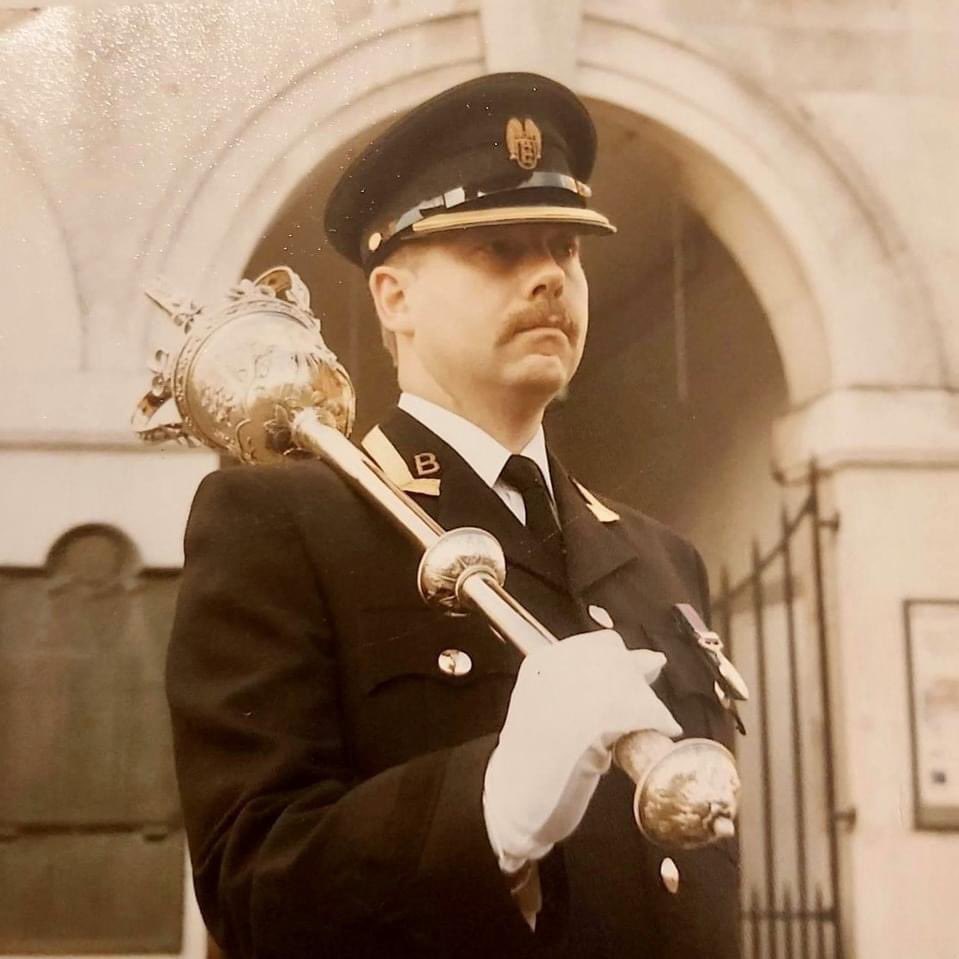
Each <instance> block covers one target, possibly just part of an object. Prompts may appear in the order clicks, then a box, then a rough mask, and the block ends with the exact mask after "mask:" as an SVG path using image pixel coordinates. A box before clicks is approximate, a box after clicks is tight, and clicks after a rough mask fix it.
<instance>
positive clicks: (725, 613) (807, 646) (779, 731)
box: [713, 466, 843, 959]
mask: <svg viewBox="0 0 959 959" xmlns="http://www.w3.org/2000/svg"><path fill="white" fill-rule="evenodd" d="M818 480H819V477H818V474H817V472H816V468H815V466H812V467H811V468H810V471H809V479H808V492H807V493H806V495H805V498H804V499H803V502H802V504H801V505H800V506H799V508H798V509H797V510H796V511H795V512H794V514H793V515H791V516H790V515H789V514H788V513H787V511H786V509H785V508H783V510H782V512H781V514H780V527H781V528H780V539H779V541H778V542H777V543H776V544H775V546H773V547H772V548H771V549H770V550H769V551H768V552H766V553H762V552H761V551H760V548H759V545H758V544H757V543H756V542H755V541H754V542H753V546H752V555H751V558H750V570H749V573H748V574H747V575H746V576H745V577H744V578H743V579H742V580H741V581H739V582H738V583H736V584H735V585H732V586H731V585H730V584H729V576H728V573H727V571H726V570H723V573H722V576H721V580H720V590H721V591H720V595H719V597H718V598H717V599H716V601H715V612H714V616H713V620H714V622H715V623H716V624H717V627H718V628H719V629H721V630H722V633H721V635H722V637H723V639H724V641H725V643H726V646H727V650H730V651H731V652H732V656H733V657H734V659H735V662H736V664H737V666H738V668H739V669H740V671H741V672H742V673H743V675H744V676H745V678H746V681H747V683H748V684H749V687H750V690H751V691H752V698H751V701H750V702H749V703H748V704H746V709H745V710H744V711H743V718H744V721H745V724H746V728H747V736H746V737H745V738H743V737H740V739H739V745H738V748H737V759H738V762H739V766H740V772H741V775H742V779H743V796H742V805H741V814H740V827H739V828H740V841H741V854H742V909H741V922H742V933H743V954H744V956H746V957H749V959H793V957H801V959H843V957H842V941H841V936H840V929H841V908H840V901H839V889H840V885H839V859H838V828H839V822H840V820H841V819H842V818H843V816H842V815H841V814H838V813H837V810H836V779H835V769H834V756H835V752H834V748H833V718H832V709H831V702H832V700H831V684H830V669H829V642H828V634H827V617H826V605H825V595H824V589H823V584H824V571H823V558H824V551H823V537H824V534H826V533H827V531H835V530H837V529H838V520H837V519H836V518H830V519H826V518H824V517H823V516H822V513H821V506H820V497H819V483H818Z"/></svg>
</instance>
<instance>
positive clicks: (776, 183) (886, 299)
mask: <svg viewBox="0 0 959 959" xmlns="http://www.w3.org/2000/svg"><path fill="white" fill-rule="evenodd" d="M957 51H959V3H957V2H955V0H882V2H880V0H844V2H835V0H520V2H517V0H335V2H332V0H326V2H321V0H289V2H285V0H277V2H255V0H247V2H240V0H238V2H219V3H214V2H207V3H149V4H147V3H144V4H134V5H128V6H121V5H115V4H111V3H82V4H72V5H56V6H47V5H35V4H32V5H30V6H29V7H28V6H11V5H9V3H8V4H6V5H5V6H4V7H0V243H2V246H0V253H2V256H0V289H2V303H3V306H2V313H0V763H2V765H0V769H2V771H3V772H2V775H0V783H2V785H0V956H4V955H5V956H17V955H27V954H31V955H36V954H41V955H44V954H46V955H76V956H80V955H108V954H109V955H113V954H120V955H127V956H134V955H148V954H149V955H156V954H160V955H170V956H172V955H176V956H184V957H200V956H203V955H205V953H206V949H207V944H206V936H205V933H204V931H203V928H202V923H201V922H200V920H199V917H198V915H197V912H196V908H195V905H194V903H193V900H192V895H191V892H190V889H189V884H188V880H187V871H186V858H185V857H186V853H185V846H184V840H183V835H182V829H181V825H180V820H179V814H178V810H177V802H176V794H175V786H174V781H173V776H172V768H171V763H170V756H169V733H168V729H167V718H166V707H165V700H164V697H163V688H162V682H163V658H164V649H165V644H166V637H167V633H168V629H169V624H170V617H171V615H172V610H173V606H174V603H175V596H176V586H177V572H178V568H179V566H180V565H181V563H182V547H181V538H182V534H183V528H184V524H185V521H186V517H187V513H188V510H189V505H190V501H191V499H192V495H193V492H194V490H195V488H196V485H197V483H198V482H199V480H200V479H201V478H202V476H203V475H204V474H205V473H207V472H209V471H210V470H212V469H215V468H217V467H218V465H219V462H218V459H217V457H216V455H214V454H213V453H210V452H207V451H203V450H187V449H184V448H180V447H171V448H167V447H164V448H157V449H147V448H144V447H143V446H142V445H140V444H138V442H137V441H136V439H135V438H134V436H133V434H132V432H131V428H130V415H131V413H132V410H133V407H134V404H135V403H136V401H137V400H138V399H139V397H140V396H141V395H142V394H143V393H144V392H145V391H146V389H147V388H148V387H149V380H150V377H149V373H148V372H147V366H148V363H149V362H150V360H151V357H152V355H153V352H154V351H155V350H156V349H157V348H158V347H160V346H166V347H169V345H170V344H175V342H176V335H177V334H176V331H175V330H174V329H173V328H172V324H170V323H169V320H168V318H167V317H166V316H165V314H163V312H162V311H161V310H159V309H158V308H157V307H156V306H155V305H153V304H152V303H151V302H150V301H149V300H148V299H147V298H146V296H145V295H144V290H145V289H147V288H158V287H159V288H165V289H167V290H170V291H172V292H174V293H177V294H179V295H182V296H184V297H186V298H188V299H192V300H194V301H195V302H197V303H212V302H215V301H218V300H220V299H222V298H223V297H224V295H225V294H226V292H227V290H228V289H229V288H230V286H231V285H232V284H233V283H235V282H236V281H237V280H238V279H239V278H241V277H244V276H247V277H252V276H255V275H256V274H257V272H259V271H262V270H264V269H266V268H268V267H270V266H273V265H276V264H279V263H286V264H289V265H291V266H292V267H293V268H294V269H295V270H297V271H298V272H299V273H300V275H301V276H302V277H303V278H304V280H305V281H306V283H307V284H308V286H309V287H310V289H311V291H312V296H313V304H314V309H315V311H316V312H317V314H318V315H319V316H320V317H321V318H322V320H323V324H324V334H325V335H326V337H327V340H328V342H329V343H330V345H331V346H332V348H333V349H334V350H335V351H336V352H337V353H338V355H339V356H340V358H341V360H342V361H343V362H344V364H345V365H346V366H347V368H348V369H349V370H350V372H351V374H352V376H353V378H354V381H355V383H356V387H357V391H358V394H359V398H360V399H359V417H358V419H359V422H358V429H357V432H358V433H360V434H361V433H362V432H363V431H365V429H366V428H367V427H368V426H370V425H372V423H374V422H375V421H376V419H377V418H378V417H379V416H380V415H381V414H382V413H383V411H384V410H385V409H386V408H387V407H388V406H389V404H390V403H391V402H392V400H393V399H394V398H395V384H394V382H393V379H392V370H391V365H390V361H389V358H388V357H387V355H386V354H385V352H383V350H382V348H381V347H380V345H379V335H378V331H377V329H376V324H375V321H374V315H373V313H372V311H371V308H370V306H369V304H368V302H367V296H366V292H365V286H364V282H363V279H362V276H361V275H360V274H359V272H358V271H355V270H354V269H353V268H352V267H350V266H349V265H348V264H346V263H345V262H343V261H341V260H339V259H338V258H337V256H336V255H335V254H334V253H333V251H332V250H331V249H330V248H329V246H328V245H327V243H326V241H325V239H324V237H323V234H322V229H321V222H322V210H323V205H324V202H325V197H326V194H327V192H328V190H329V188H330V186H331V184H332V183H333V181H334V180H335V178H336V177H337V175H338V173H339V171H340V170H341V169H342V167H343V164H344V162H346V160H347V158H348V157H349V156H350V154H351V151H352V150H353V149H355V147H356V145H358V144H361V143H362V142H364V141H365V140H367V139H368V138H369V137H370V135H371V134H372V133H374V132H376V131H377V130H379V129H381V128H382V127H383V126H384V125H386V124H387V123H389V122H390V120H391V119H392V118H394V117H395V116H396V115H397V114H398V113H401V112H402V111H404V110H406V109H408V108H409V107H411V106H413V105H415V104H417V103H418V102H420V101H422V100H423V99H425V98H427V97H428V96H430V95H432V94H434V93H436V92H438V91H440V90H441V89H443V88H445V87H447V86H450V85H452V84H454V83H457V82H459V81H462V80H465V79H468V78H470V77H473V76H476V75H479V74H481V73H484V72H488V71H496V70H505V69H523V70H532V71H537V72H541V73H545V74H548V75H550V76H552V77H554V78H556V79H558V80H561V81H562V82H564V83H566V84H568V85H569V86H570V87H572V88H573V89H574V90H575V91H576V92H577V93H578V94H579V95H580V96H581V97H583V98H584V99H585V100H586V101H587V103H588V104H589V106H590V109H591V111H592V112H593V115H594V117H595V119H596V123H597V126H598V130H599V137H600V158H599V161H598V164H597V168H596V173H595V176H594V179H593V187H594V201H593V205H594V206H596V208H598V209H600V210H602V211H604V212H606V213H607V214H608V215H609V216H610V217H611V219H613V221H614V222H615V223H617V225H618V226H619V234H618V235H617V237H616V238H615V239H612V240H606V241H591V242H589V243H588V244H587V247H586V252H585V258H586V263H587V270H588V274H589V277H590V287H591V296H592V302H591V330H590V343H589V345H588V348H587V353H586V356H585V359H584V363H583V367H582V369H581V371H580V373H579V375H578V377H577V379H576V380H575V382H574V384H573V388H572V390H571V393H570V396H569V398H568V400H567V401H566V402H564V403H562V404H560V405H558V406H557V408H556V409H554V410H553V411H551V413H550V418H549V424H548V431H549V436H550V438H551V442H552V443H553V445H554V447H555V448H556V449H557V450H558V451H559V453H560V454H561V456H562V458H564V459H565V461H566V462H567V464H568V465H569V466H570V468H571V470H572V471H573V472H574V473H575V474H576V475H577V477H578V478H579V479H580V480H582V481H583V482H584V483H585V484H587V485H588V486H590V487H591V488H592V489H594V490H595V491H597V492H598V493H601V494H606V495H609V496H612V497H613V498H615V499H618V500H621V501H624V502H628V503H631V504H633V505H635V506H637V507H639V508H640V509H642V510H644V511H646V512H649V513H651V514H653V515H654V516H656V517H658V518H660V519H662V520H664V521H665V522H667V523H669V524H670V525H672V526H673V527H675V528H676V529H678V530H679V531H680V532H682V533H683V534H684V535H687V536H689V537H691V538H692V539H693V540H694V541H695V542H696V544H697V545H698V546H699V548H700V550H701V551H702V552H703V554H704V556H705V558H706V561H707V564H708V566H709V569H710V573H711V578H712V582H713V585H714V592H715V596H716V600H715V611H714V621H715V623H716V625H717V626H718V627H719V629H720V631H721V632H722V633H723V635H724V639H725V640H726V641H727V644H728V645H729V646H730V647H731V648H732V650H733V656H734V658H735V659H736V660H737V662H738V663H739V665H740V668H741V669H742V670H743V672H744V673H745V674H746V676H747V679H748V680H749V681H750V685H751V686H752V689H753V693H754V695H753V698H752V701H751V702H750V704H749V705H748V707H747V709H746V710H745V713H744V718H745V721H746V725H747V727H748V729H749V734H748V736H747V737H746V738H745V739H742V740H741V741H740V742H741V745H740V753H739V759H740V765H741V768H742V771H743V776H744V780H745V795H744V802H743V811H742V817H741V825H740V830H741V835H742V843H743V874H744V875H743V909H742V922H743V932H744V937H745V941H746V944H747V947H748V951H749V952H748V954H750V955H753V956H763V957H773V959H775V957H778V956H793V955H796V956H813V955H815V956H827V955H828V956H831V957H832V956H834V957H841V956H845V957H859V959H886V957H889V959H893V957H895V959H899V957H901V956H903V955H912V956H916V957H917V959H956V957H957V956H959V914H957V912H956V909H955V897H956V874H957V866H959V832H957V831H956V830H957V819H959V757H957V756H956V750H957V749H959V746H956V743H959V719H957V716H959V674H957V673H956V671H955V668H954V666H953V667H952V671H951V672H950V667H949V665H948V658H949V656H950V655H951V656H952V662H953V664H954V663H955V661H956V654H955V652H954V650H955V649H956V647H957V646H959V629H957V627H956V625H955V619H954V618H953V617H952V616H951V614H950V610H951V609H952V607H951V606H950V605H949V601H959V547H957V542H959V397H957V387H959V320H957V308H959V284H957V283H956V274H957V268H959V176H957V173H956V170H957V168H959V123H957V106H959V70H957ZM433 146H434V145H433V144H431V143H428V142H426V143H424V144H423V145H422V149H423V150H424V151H429V150H430V149H431V148H433ZM917 600H923V601H933V600H934V601H937V603H936V605H935V606H933V605H927V606H924V607H922V609H923V610H925V613H924V615H925V619H923V620H922V622H921V623H920V622H919V620H917V619H915V618H914V617H913V614H912V613H907V605H906V604H907V602H909V601H917ZM939 601H945V602H939ZM908 608H909V609H911V610H915V608H916V607H915V603H913V606H911V607H908ZM930 610H932V612H930ZM920 618H921V617H920ZM930 623H931V625H930ZM920 626H921V627H922V629H923V630H924V633H923V635H925V636H927V637H928V636H933V640H930V642H928V643H927V644H926V646H924V647H923V649H926V648H927V647H928V648H929V649H933V650H934V649H935V648H939V650H940V653H939V660H937V661H936V663H938V666H937V665H936V663H932V665H929V664H926V666H928V668H929V669H930V670H932V672H933V673H934V674H935V675H936V676H937V677H938V679H937V682H938V683H939V685H937V686H935V688H934V689H933V692H932V693H929V695H926V694H927V693H928V691H929V689H932V688H933V687H931V686H929V685H928V684H927V685H926V686H921V687H920V688H917V686H916V682H915V681H914V678H913V673H914V672H915V670H916V668H917V667H916V663H915V662H913V668H912V669H911V668H910V656H909V654H910V650H911V649H913V647H914V644H915V642H916V641H917V640H916V635H915V633H916V631H917V630H918V629H919V628H920ZM930 631H931V632H930ZM937 643H938V647H937ZM951 651H952V652H951ZM922 655H923V656H927V655H928V656H932V655H933V654H932V653H928V652H927V653H923V654H922ZM924 662H925V660H923V661H922V662H920V664H919V665H920V666H923V663H924ZM926 666H923V668H926ZM937 669H938V672H936V670H937ZM920 671H921V670H920ZM924 696H925V698H924ZM950 731H951V732H952V733H955V735H954V736H952V738H951V740H950V739H949V736H950ZM924 736H925V737H926V739H925V740H924V739H923V737H924ZM937 736H938V737H939V740H936V737H937ZM930 737H931V738H930ZM934 741H938V742H940V744H941V742H951V743H952V745H951V746H947V748H946V750H945V753H944V754H942V755H939V754H937V756H936V759H935V763H933V766H934V767H935V768H927V766H926V764H925V760H924V759H923V755H925V754H923V753H922V749H923V748H926V749H928V748H931V747H929V746H928V743H929V742H934ZM923 742H925V743H926V745H925V746H922V743H923ZM917 744H919V746H921V748H917ZM936 764H938V765H936ZM920 797H922V798H923V802H928V803H930V804H931V806H932V808H933V813H934V814H933V815H932V817H931V818H930V817H929V816H928V815H925V814H920V813H922V810H920V809H919V805H920V804H919V803H918V801H917V800H918V798H920Z"/></svg>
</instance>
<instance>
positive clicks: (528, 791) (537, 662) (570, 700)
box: [483, 629, 682, 872]
mask: <svg viewBox="0 0 959 959" xmlns="http://www.w3.org/2000/svg"><path fill="white" fill-rule="evenodd" d="M665 662H666V658H665V657H664V656H663V654H662V653H657V652H653V651H652V650H648V649H640V650H629V649H627V648H626V646H625V645H624V644H623V641H622V639H621V638H620V636H619V634H618V633H616V632H614V631H613V630H608V629H606V630H600V631H597V632H592V633H581V634H579V635H577V636H571V637H570V638H569V639H565V640H563V642H561V643H559V644H557V645H554V646H549V647H546V648H544V649H541V650H537V651H536V652H534V653H532V654H531V655H530V656H527V657H526V659H525V660H524V662H523V664H522V666H521V667H520V671H519V676H518V677H517V680H516V685H515V686H514V687H513V695H512V698H511V699H510V704H509V712H508V714H507V717H506V722H505V723H504V725H503V729H502V730H501V732H500V738H499V744H498V745H497V747H496V749H495V750H494V751H493V755H492V756H491V757H490V761H489V765H488V767H487V770H486V779H485V784H484V793H483V810H484V814H485V818H486V828H487V831H488V832H489V837H490V843H491V844H492V846H493V849H494V851H495V852H496V854H497V856H498V857H499V861H500V866H501V868H502V869H503V870H504V871H506V872H514V871H515V870H517V869H519V868H520V867H521V866H522V865H523V863H525V862H527V861H529V860H536V859H541V858H542V857H543V856H545V855H546V854H547V853H548V852H549V851H550V849H551V848H552V847H553V845H554V844H555V843H557V842H560V841H561V840H563V839H565V838H566V837H567V836H568V835H569V834H570V833H571V832H572V831H573V830H574V829H575V828H576V827H577V826H578V825H579V822H580V820H581V819H582V818H583V815H584V813H585V812H586V807H587V806H588V805H589V801H590V799H591V798H592V796H593V793H594V792H595V790H596V786H597V785H598V784H599V780H600V777H601V776H602V775H603V774H604V773H605V772H606V771H607V770H608V769H609V766H610V762H611V761H612V753H611V748H612V746H613V745H614V743H615V742H616V741H617V740H618V739H619V738H620V736H623V735H624V734H626V733H630V732H634V731H636V730H641V729H655V730H658V731H659V732H661V733H664V734H665V735H667V736H670V737H673V738H675V737H677V736H679V735H681V734H682V728H681V727H680V726H679V724H678V723H677V722H676V720H675V719H674V718H673V716H672V714H671V713H670V712H669V710H668V709H667V708H666V707H665V706H664V705H663V703H662V702H661V701H660V699H659V698H658V697H657V696H656V694H655V693H654V692H653V691H652V689H651V688H650V685H649V684H650V683H652V682H654V681H655V680H656V677H657V676H658V675H659V672H660V670H661V669H662V668H663V665H664V664H665Z"/></svg>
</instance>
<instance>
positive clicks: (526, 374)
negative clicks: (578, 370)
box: [510, 354, 570, 401]
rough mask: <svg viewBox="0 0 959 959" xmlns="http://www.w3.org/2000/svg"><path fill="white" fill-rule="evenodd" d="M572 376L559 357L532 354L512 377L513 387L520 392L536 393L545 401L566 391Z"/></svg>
mask: <svg viewBox="0 0 959 959" xmlns="http://www.w3.org/2000/svg"><path fill="white" fill-rule="evenodd" d="M569 380H570V375H569V371H568V370H567V368H566V364H565V363H563V362H562V361H561V360H560V359H559V357H557V356H552V355H548V354H532V355H529V356H527V357H525V358H524V360H523V362H522V363H521V364H519V365H518V368H517V369H515V370H514V371H513V376H511V377H510V382H511V385H512V386H513V387H514V389H516V390H517V391H518V392H524V393H535V394H538V395H540V396H542V397H543V398H544V399H545V400H547V401H548V400H551V399H552V398H553V397H555V396H557V395H558V394H560V393H564V392H565V391H566V387H567V384H568V383H569Z"/></svg>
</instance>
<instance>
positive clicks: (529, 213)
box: [413, 206, 616, 236]
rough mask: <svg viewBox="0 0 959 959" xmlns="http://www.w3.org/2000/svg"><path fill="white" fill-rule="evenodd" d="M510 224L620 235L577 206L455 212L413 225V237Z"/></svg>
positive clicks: (594, 213) (599, 215)
mask: <svg viewBox="0 0 959 959" xmlns="http://www.w3.org/2000/svg"><path fill="white" fill-rule="evenodd" d="M510 223H575V224H577V225H578V226H585V227H590V228H591V230H590V232H596V233H615V232H616V227H615V226H613V224H612V223H610V222H609V220H608V219H607V218H606V217H605V216H603V214H602V213H599V212H597V211H596V210H588V209H584V208H577V207H573V206H494V207H490V208H489V209H487V210H454V211H453V212H451V213H437V214H436V215H435V216H429V217H424V219H422V220H420V221H419V222H417V223H414V224H413V233H414V234H415V235H416V236H424V235H429V234H430V233H442V232H443V231H444V230H456V229H463V228H465V227H470V226H506V225H507V224H510Z"/></svg>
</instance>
